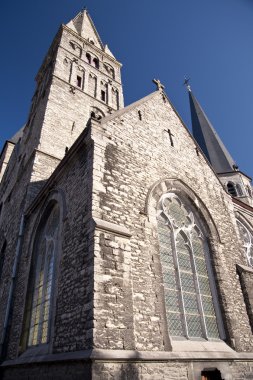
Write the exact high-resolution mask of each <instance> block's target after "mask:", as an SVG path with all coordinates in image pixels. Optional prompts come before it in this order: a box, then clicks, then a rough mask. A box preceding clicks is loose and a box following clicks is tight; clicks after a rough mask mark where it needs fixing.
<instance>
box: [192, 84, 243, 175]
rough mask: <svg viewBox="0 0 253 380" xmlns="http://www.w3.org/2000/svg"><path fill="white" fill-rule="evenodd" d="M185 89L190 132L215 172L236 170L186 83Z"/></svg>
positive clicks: (234, 164) (233, 162)
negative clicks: (190, 119) (187, 96)
mask: <svg viewBox="0 0 253 380" xmlns="http://www.w3.org/2000/svg"><path fill="white" fill-rule="evenodd" d="M187 89H188V92H189V98H190V107H191V118H192V132H193V136H194V138H195V139H196V141H197V142H198V144H199V146H200V148H201V149H202V151H203V152H204V153H205V155H206V157H207V159H208V160H209V161H210V163H211V165H212V167H213V168H214V170H215V171H216V173H226V172H233V171H234V170H238V167H237V165H236V163H235V161H234V160H233V158H232V157H231V156H230V154H229V152H228V150H227V148H226V147H225V145H224V144H223V142H222V141H221V139H220V138H219V136H218V134H217V133H216V131H215V129H214V128H213V126H212V124H211V123H210V121H209V120H208V118H207V116H206V115H205V113H204V111H203V109H202V108H201V106H200V104H199V102H198V101H197V99H196V98H195V97H194V95H193V94H192V92H191V89H190V86H189V85H188V84H187Z"/></svg>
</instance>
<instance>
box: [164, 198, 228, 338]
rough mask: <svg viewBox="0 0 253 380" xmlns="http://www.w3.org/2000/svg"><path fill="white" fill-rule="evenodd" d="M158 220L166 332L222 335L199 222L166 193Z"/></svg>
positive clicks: (175, 334) (190, 335) (220, 336)
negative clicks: (167, 330) (166, 323)
mask: <svg viewBox="0 0 253 380" xmlns="http://www.w3.org/2000/svg"><path fill="white" fill-rule="evenodd" d="M157 224H158V237H159V246H160V255H161V264H162V270H163V283H164V293H165V307H166V315H167V322H168V329H169V334H170V335H171V336H174V337H185V338H186V339H194V338H204V339H209V338H216V339H217V338H222V339H223V338H224V333H223V329H222V327H221V326H222V323H221V321H220V311H219V307H218V304H217V296H216V290H215V286H214V281H213V278H212V276H213V275H212V269H211V266H210V262H209V249H208V243H207V238H206V236H205V233H204V230H203V228H202V227H201V225H202V223H200V220H199V218H198V217H197V216H196V215H195V214H194V212H193V210H192V209H191V208H190V207H188V206H187V207H186V206H185V205H184V204H183V203H182V201H181V199H180V198H179V197H178V196H177V195H176V194H174V193H167V194H164V195H163V196H162V198H161V199H160V202H159V207H158V215H157ZM217 316H219V324H218V317H217Z"/></svg>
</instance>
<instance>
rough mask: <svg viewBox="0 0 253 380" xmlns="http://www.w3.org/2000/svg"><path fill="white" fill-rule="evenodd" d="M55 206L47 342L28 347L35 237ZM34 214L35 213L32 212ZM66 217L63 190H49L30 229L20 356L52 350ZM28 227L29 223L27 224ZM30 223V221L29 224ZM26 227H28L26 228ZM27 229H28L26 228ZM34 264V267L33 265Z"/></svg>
mask: <svg viewBox="0 0 253 380" xmlns="http://www.w3.org/2000/svg"><path fill="white" fill-rule="evenodd" d="M55 204H58V207H59V230H58V238H59V239H58V244H57V252H56V258H55V268H54V278H53V285H52V297H51V305H50V307H51V314H50V320H49V329H48V342H47V343H41V344H38V345H36V346H28V338H29V327H30V320H31V310H30V311H29V309H31V302H32V297H33V287H32V286H31V285H32V284H33V285H34V269H35V268H36V260H35V258H36V257H35V255H34V250H35V247H36V240H37V235H38V234H39V233H40V229H41V227H42V228H43V223H44V220H45V219H47V216H48V213H50V209H52V208H53V207H54V205H55ZM34 212H36V211H34ZM66 217H67V207H66V199H65V195H64V192H63V190H61V189H54V190H51V191H50V192H49V194H48V196H47V197H46V199H45V200H44V202H43V203H42V204H41V207H40V208H39V210H38V211H37V215H36V219H35V222H34V225H33V228H32V232H31V234H30V235H29V236H30V242H29V246H28V253H27V255H28V257H29V265H28V272H27V283H26V296H25V302H24V311H23V325H22V332H21V338H20V346H19V353H20V354H22V356H27V357H30V356H37V355H41V354H48V353H51V352H52V348H53V339H54V327H55V326H54V324H53V321H54V320H55V313H56V300H57V293H58V275H59V264H60V260H61V253H62V237H63V227H64V226H63V223H64V220H65V219H66ZM27 223H28V225H29V221H28V222H27ZM30 223H32V221H31V222H30ZM27 227H28V226H27ZM28 228H29V227H28ZM34 264H35V265H34Z"/></svg>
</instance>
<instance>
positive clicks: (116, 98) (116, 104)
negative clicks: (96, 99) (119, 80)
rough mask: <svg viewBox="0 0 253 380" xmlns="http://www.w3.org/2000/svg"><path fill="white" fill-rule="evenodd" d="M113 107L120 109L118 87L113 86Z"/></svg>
mask: <svg viewBox="0 0 253 380" xmlns="http://www.w3.org/2000/svg"><path fill="white" fill-rule="evenodd" d="M112 107H113V108H115V109H119V92H118V90H117V89H116V88H112Z"/></svg>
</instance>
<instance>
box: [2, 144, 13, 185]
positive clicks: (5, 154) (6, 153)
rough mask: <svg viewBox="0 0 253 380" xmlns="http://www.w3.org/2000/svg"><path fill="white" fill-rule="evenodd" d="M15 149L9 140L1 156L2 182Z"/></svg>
mask: <svg viewBox="0 0 253 380" xmlns="http://www.w3.org/2000/svg"><path fill="white" fill-rule="evenodd" d="M13 149H14V144H12V143H10V142H8V141H7V142H6V145H5V147H4V150H3V151H2V155H1V158H0V182H1V180H2V178H3V175H4V172H5V169H6V167H7V165H8V162H9V159H10V157H11V154H12V151H13Z"/></svg>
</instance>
